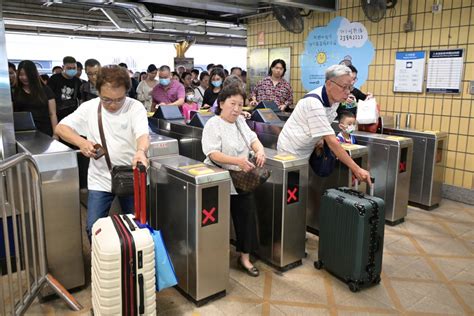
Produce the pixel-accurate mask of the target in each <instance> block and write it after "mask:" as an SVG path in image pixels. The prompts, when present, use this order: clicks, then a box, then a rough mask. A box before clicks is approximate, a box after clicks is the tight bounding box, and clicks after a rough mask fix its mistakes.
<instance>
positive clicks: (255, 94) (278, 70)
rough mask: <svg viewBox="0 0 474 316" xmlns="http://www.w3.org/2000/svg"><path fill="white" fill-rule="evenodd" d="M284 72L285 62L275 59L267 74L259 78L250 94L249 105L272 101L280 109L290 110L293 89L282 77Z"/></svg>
mask: <svg viewBox="0 0 474 316" xmlns="http://www.w3.org/2000/svg"><path fill="white" fill-rule="evenodd" d="M285 73H286V63H285V61H284V60H282V59H275V60H274V61H273V62H272V63H271V65H270V70H269V71H268V76H267V77H265V78H263V79H262V80H260V81H259V82H258V83H257V84H256V85H255V88H254V89H253V91H252V94H251V96H250V106H256V105H257V104H258V103H259V102H260V101H274V102H275V103H276V104H277V105H278V107H279V108H280V110H281V111H285V110H290V106H292V105H293V89H292V88H291V85H290V83H289V82H288V81H286V80H285V78H283V76H284V75H285Z"/></svg>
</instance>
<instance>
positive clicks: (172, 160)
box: [150, 155, 231, 184]
mask: <svg viewBox="0 0 474 316" xmlns="http://www.w3.org/2000/svg"><path fill="white" fill-rule="evenodd" d="M150 166H151V168H156V169H165V170H166V172H167V173H168V174H170V175H173V176H175V177H177V178H179V179H181V180H184V181H187V182H190V183H193V184H205V183H211V182H217V181H227V180H229V181H230V179H231V178H230V175H229V172H228V171H227V170H224V169H221V168H218V167H215V166H211V165H207V164H204V163H202V162H200V161H197V160H194V159H190V158H187V157H184V156H180V155H178V156H173V157H155V158H151V159H150Z"/></svg>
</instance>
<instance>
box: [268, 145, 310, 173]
mask: <svg viewBox="0 0 474 316" xmlns="http://www.w3.org/2000/svg"><path fill="white" fill-rule="evenodd" d="M264 150H265V156H266V158H267V159H266V162H265V165H267V166H275V167H278V168H281V169H287V168H290V167H298V166H303V165H307V164H308V158H303V157H300V156H297V155H293V154H290V153H285V152H278V151H276V150H274V149H271V148H264Z"/></svg>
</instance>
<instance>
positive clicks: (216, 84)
mask: <svg viewBox="0 0 474 316" xmlns="http://www.w3.org/2000/svg"><path fill="white" fill-rule="evenodd" d="M221 84H222V80H218V81H212V85H213V86H214V87H216V88H219V87H220V86H221Z"/></svg>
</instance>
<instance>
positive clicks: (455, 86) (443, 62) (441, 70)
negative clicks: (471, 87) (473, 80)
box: [426, 49, 464, 93]
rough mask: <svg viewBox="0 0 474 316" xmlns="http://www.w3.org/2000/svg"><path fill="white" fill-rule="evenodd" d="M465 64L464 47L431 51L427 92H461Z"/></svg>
mask: <svg viewBox="0 0 474 316" xmlns="http://www.w3.org/2000/svg"><path fill="white" fill-rule="evenodd" d="M463 66H464V50H463V49H449V50H434V51H433V50H432V51H430V59H429V61H428V74H427V78H426V92H431V93H460V92H461V79H462V71H463Z"/></svg>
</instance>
